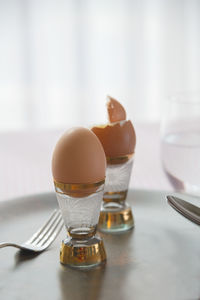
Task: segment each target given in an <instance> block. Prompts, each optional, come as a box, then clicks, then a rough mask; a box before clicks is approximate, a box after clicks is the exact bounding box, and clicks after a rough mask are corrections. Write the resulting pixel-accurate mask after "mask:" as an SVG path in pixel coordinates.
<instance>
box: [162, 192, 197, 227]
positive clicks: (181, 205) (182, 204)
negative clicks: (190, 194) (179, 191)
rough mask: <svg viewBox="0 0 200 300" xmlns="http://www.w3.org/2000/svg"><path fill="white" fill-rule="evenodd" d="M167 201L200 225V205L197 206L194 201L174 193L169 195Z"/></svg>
mask: <svg viewBox="0 0 200 300" xmlns="http://www.w3.org/2000/svg"><path fill="white" fill-rule="evenodd" d="M167 201H168V203H169V205H170V206H171V207H172V208H174V209H175V210H176V211H177V212H178V213H180V214H181V215H183V216H184V217H185V218H187V219H188V220H190V221H192V222H193V223H195V224H197V225H200V207H197V206H195V205H193V204H192V203H189V202H187V201H185V200H183V199H180V198H178V197H175V196H172V195H168V196H167Z"/></svg>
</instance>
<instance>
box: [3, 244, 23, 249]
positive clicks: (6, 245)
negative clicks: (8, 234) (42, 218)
mask: <svg viewBox="0 0 200 300" xmlns="http://www.w3.org/2000/svg"><path fill="white" fill-rule="evenodd" d="M4 247H15V248H18V249H21V247H20V246H19V245H17V244H14V243H0V248H4Z"/></svg>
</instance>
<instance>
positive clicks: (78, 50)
mask: <svg viewBox="0 0 200 300" xmlns="http://www.w3.org/2000/svg"><path fill="white" fill-rule="evenodd" d="M199 84H200V1H198V0H185V1H184V0H132V1H131V0H6V1H5V0H0V130H1V131H7V130H20V129H23V130H28V129H41V128H59V127H63V126H64V127H68V126H73V125H85V126H88V125H90V124H94V123H103V122H105V119H106V112H105V102H106V99H105V98H106V95H107V94H110V95H112V96H113V97H116V98H117V99H119V100H120V101H121V102H122V103H123V104H124V106H125V108H126V109H127V112H128V117H129V118H131V119H132V121H133V122H134V121H136V122H137V121H152V122H153V121H159V120H160V118H161V112H162V106H163V101H164V99H165V98H166V96H167V95H171V94H174V93H175V92H176V91H184V90H188V89H189V90H197V89H199Z"/></svg>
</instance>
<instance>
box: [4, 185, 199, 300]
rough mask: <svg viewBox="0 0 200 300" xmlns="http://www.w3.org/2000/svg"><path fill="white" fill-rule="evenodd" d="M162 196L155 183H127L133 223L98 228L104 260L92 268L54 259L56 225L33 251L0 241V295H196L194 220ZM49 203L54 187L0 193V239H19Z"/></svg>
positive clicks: (119, 298) (121, 298)
mask: <svg viewBox="0 0 200 300" xmlns="http://www.w3.org/2000/svg"><path fill="white" fill-rule="evenodd" d="M165 196H166V193H165V192H160V191H148V190H146V191H145V190H136V189H135V190H129V193H128V199H127V201H128V202H129V204H130V205H131V206H132V211H133V214H134V219H135V227H134V229H133V230H130V231H127V232H124V233H123V234H101V233H98V234H101V236H102V238H103V241H104V245H105V249H106V254H107V262H106V264H105V265H102V266H99V267H97V268H93V269H89V270H77V269H71V268H68V267H65V266H62V265H61V264H60V262H59V248H60V243H61V240H62V239H63V238H65V237H66V232H65V230H64V228H63V230H62V231H61V232H60V235H59V236H58V238H57V239H56V241H55V242H54V243H53V244H52V245H51V247H50V248H49V249H48V250H47V251H45V252H43V253H41V254H40V255H31V254H27V253H24V252H19V251H17V250H16V249H15V248H11V247H10V248H4V249H1V252H0V266H1V268H0V299H2V300H27V299H29V300H35V299H37V300H44V299H48V300H132V299H137V300H146V299H148V300H186V299H187V300H188V299H200V298H199V297H200V285H199V279H200V265H199V258H200V255H199V254H200V243H199V226H196V225H195V224H193V223H191V222H189V221H187V220H186V219H184V218H183V217H182V216H180V215H179V214H177V213H176V212H175V211H174V210H173V209H172V208H171V207H170V206H169V205H168V204H167V202H166V199H165ZM196 201H198V200H197V199H196ZM56 205H57V201H56V197H55V193H54V192H53V193H47V194H41V195H39V194H38V195H32V196H26V197H20V198H17V199H13V201H1V202H0V211H1V214H0V228H1V240H2V241H6V240H7V239H8V237H9V238H10V240H12V241H13V242H17V241H18V242H20V241H24V240H26V239H27V238H28V237H30V235H31V234H32V233H33V232H35V230H37V229H38V225H39V224H42V223H43V222H44V220H46V219H47V217H48V216H49V215H50V213H51V212H52V210H54V208H55V207H56ZM24 224H26V226H24ZM19 233H20V234H19Z"/></svg>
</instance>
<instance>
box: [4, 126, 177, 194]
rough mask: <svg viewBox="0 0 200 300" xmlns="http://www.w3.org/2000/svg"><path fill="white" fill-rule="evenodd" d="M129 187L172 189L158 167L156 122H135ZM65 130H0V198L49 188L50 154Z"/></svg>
mask: <svg viewBox="0 0 200 300" xmlns="http://www.w3.org/2000/svg"><path fill="white" fill-rule="evenodd" d="M135 129H136V134H137V145H136V154H135V162H134V167H133V172H132V176H131V181H130V187H131V188H135V189H138V188H139V189H152V190H172V187H171V185H170V183H169V182H168V179H167V177H166V175H165V173H164V171H163V169H162V163H161V156H160V136H159V124H136V125H135ZM64 131H65V129H60V130H46V131H44V130H43V131H30V132H7V133H1V134H0V139H1V147H0V166H1V168H0V181H1V190H0V200H5V199H11V198H13V197H18V196H23V195H30V194H35V193H37V194H38V193H43V192H49V191H53V189H54V187H53V182H52V174H51V156H52V152H53V149H54V146H55V144H56V141H57V140H58V138H59V137H60V136H61V134H62V133H63V132H64Z"/></svg>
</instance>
